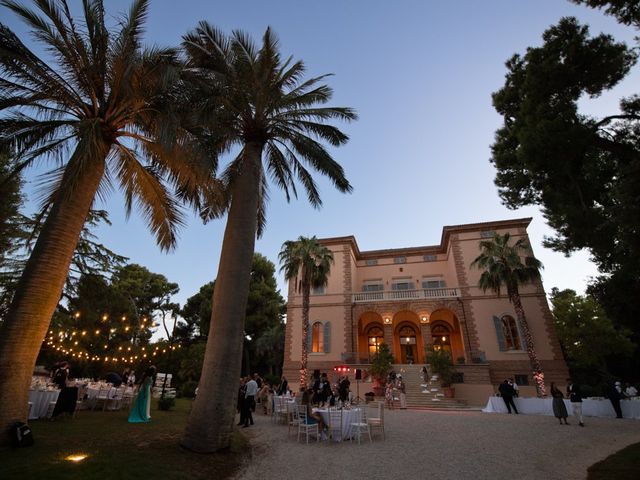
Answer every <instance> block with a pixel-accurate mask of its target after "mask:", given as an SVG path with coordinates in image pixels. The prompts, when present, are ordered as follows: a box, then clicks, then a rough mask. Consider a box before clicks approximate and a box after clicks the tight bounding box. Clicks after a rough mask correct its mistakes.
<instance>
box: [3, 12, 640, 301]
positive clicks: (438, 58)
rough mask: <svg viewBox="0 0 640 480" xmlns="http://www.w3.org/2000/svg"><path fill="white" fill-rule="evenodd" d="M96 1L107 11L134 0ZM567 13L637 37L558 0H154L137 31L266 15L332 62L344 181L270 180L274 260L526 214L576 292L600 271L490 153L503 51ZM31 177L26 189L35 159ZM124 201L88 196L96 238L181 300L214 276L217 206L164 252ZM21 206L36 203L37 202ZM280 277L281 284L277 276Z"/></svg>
mask: <svg viewBox="0 0 640 480" xmlns="http://www.w3.org/2000/svg"><path fill="white" fill-rule="evenodd" d="M70 3H74V2H70ZM77 3H78V4H79V2H77ZM105 4H106V6H107V9H108V14H109V15H111V16H112V17H114V18H115V17H117V15H118V14H119V13H121V12H124V11H126V10H127V9H128V7H129V4H130V2H129V1H128V0H126V1H125V0H108V1H105ZM0 15H1V17H2V22H3V23H7V24H8V25H9V26H10V27H11V28H12V29H14V31H16V32H17V33H18V34H19V35H20V36H21V38H22V39H23V41H25V42H26V43H27V44H29V45H32V41H31V39H30V38H28V37H26V36H25V28H24V26H23V25H22V24H21V23H18V22H17V21H16V19H15V18H14V17H13V16H12V15H10V14H9V13H8V12H7V11H6V10H3V11H2V12H1V13H0ZM569 15H572V16H576V17H578V19H579V20H580V21H581V22H583V23H588V24H589V25H590V26H591V32H592V34H596V33H599V32H606V33H610V34H612V35H614V37H615V38H616V39H618V40H624V41H626V42H627V43H629V44H632V43H634V42H633V36H634V34H635V33H637V32H634V30H633V29H631V28H627V27H623V26H620V25H618V24H617V23H616V21H615V19H613V18H612V17H607V16H605V15H604V14H603V13H602V12H600V11H597V10H591V9H588V8H586V7H579V6H576V5H574V4H572V3H570V2H568V1H565V0H517V1H516V0H511V1H506V0H505V1H498V0H488V1H483V2H478V1H474V0H467V1H463V0H458V1H446V2H445V1H441V2H436V1H424V0H411V1H404V0H398V1H388V0H387V1H374V0H368V1H364V0H360V1H355V0H351V1H347V0H324V1H321V2H320V1H318V2H303V1H300V0H297V1H293V0H292V1H278V0H272V1H265V0H252V1H247V0H245V1H226V2H220V1H211V0H210V1H204V0H183V1H180V2H174V1H164V0H155V1H153V2H152V4H151V12H150V16H149V19H148V22H147V34H146V36H145V38H146V41H147V43H149V44H154V43H155V44H158V45H161V46H168V45H176V44H178V43H179V42H180V39H181V36H182V35H183V34H184V33H185V32H187V31H188V30H190V29H192V28H194V27H195V25H196V24H197V22H198V21H200V20H202V19H206V20H207V21H209V22H210V23H212V24H214V25H216V26H218V27H219V28H221V29H222V30H224V31H226V32H230V31H231V30H233V29H240V30H244V31H246V32H248V33H250V34H251V35H252V36H253V37H254V39H255V40H256V41H259V40H260V37H261V35H262V34H263V33H264V30H265V29H266V27H267V26H271V27H272V28H273V29H274V31H275V32H276V33H277V35H278V36H279V38H280V47H281V52H282V54H283V56H288V55H292V56H293V57H294V58H295V59H302V60H304V62H305V63H306V65H307V69H308V73H309V75H310V76H316V75H320V74H325V73H333V74H335V76H333V77H331V78H330V79H329V80H328V82H329V84H330V85H331V86H332V87H333V89H334V91H335V95H334V99H333V102H332V104H333V105H339V106H350V107H353V108H355V109H356V110H357V112H358V114H359V117H360V118H359V120H358V121H356V122H354V123H352V124H343V125H342V128H343V130H344V131H345V132H346V133H347V134H348V135H349V136H350V137H351V140H350V142H349V143H348V145H347V146H346V147H343V148H339V149H336V150H333V153H334V155H335V158H336V160H337V161H338V162H339V163H340V164H342V165H343V167H344V168H345V170H346V174H347V177H348V178H349V180H350V182H351V183H352V185H353V187H354V191H353V193H352V194H350V195H343V194H339V193H337V192H336V191H335V190H333V188H332V187H331V185H330V184H329V183H328V182H326V181H324V180H323V179H321V177H319V176H316V177H315V178H316V179H317V180H318V183H319V185H320V188H321V194H322V198H323V201H324V206H323V208H322V209H320V210H314V209H313V208H312V207H311V206H310V205H309V204H308V203H307V201H306V197H305V196H304V194H302V195H301V197H300V198H299V199H298V200H297V201H296V200H293V201H292V202H291V203H290V204H287V203H286V200H285V198H284V195H283V194H282V193H281V192H280V191H279V190H277V189H276V188H275V187H273V186H272V188H271V190H270V197H271V201H270V203H269V207H268V224H267V229H266V232H265V234H264V236H263V238H261V239H260V240H259V241H258V242H257V244H256V251H257V252H260V253H262V254H264V255H266V256H267V257H268V258H269V259H270V260H271V261H273V262H274V263H276V264H277V253H278V251H279V250H280V248H281V245H282V243H283V242H284V241H286V240H292V239H295V238H297V237H298V236H300V235H305V236H312V235H316V236H318V237H333V236H345V235H354V236H355V237H356V239H357V242H358V245H359V247H360V249H361V250H376V249H386V248H401V247H411V246H420V245H435V244H439V242H440V237H441V233H442V227H443V226H445V225H458V224H464V223H475V222H484V221H492V220H502V219H510V218H520V217H529V216H531V217H533V221H532V223H531V225H530V227H529V235H530V238H531V242H532V246H533V250H534V253H535V255H536V256H537V257H538V258H539V259H540V260H541V261H542V262H543V263H544V265H545V269H544V271H543V280H544V285H545V288H546V290H547V291H550V290H551V288H552V287H559V288H573V289H575V290H578V291H579V292H582V291H584V288H585V285H586V283H587V281H588V277H589V276H593V275H595V274H596V269H595V267H594V265H593V264H591V263H590V262H589V261H588V254H587V253H584V252H582V253H578V254H575V255H573V256H572V257H571V258H568V259H567V258H565V257H564V256H563V255H562V254H559V253H554V252H552V251H550V250H548V249H545V248H543V247H542V239H543V237H544V236H545V235H550V234H552V231H551V230H550V229H549V228H548V227H547V226H546V225H545V223H544V219H543V217H542V215H541V214H540V212H539V210H538V209H536V208H526V209H519V210H516V211H512V210H508V209H507V208H506V207H504V206H503V205H502V204H501V202H500V199H499V197H498V194H497V189H496V187H495V186H494V184H493V179H494V176H495V170H494V168H493V167H492V165H491V164H490V163H489V157H490V145H491V144H492V142H493V136H494V132H495V130H496V129H497V128H498V127H499V126H500V123H501V119H500V117H499V116H498V115H497V113H496V112H495V111H494V109H493V107H492V105H491V93H492V92H494V91H496V90H498V89H499V88H500V87H501V86H502V85H503V83H504V76H505V73H506V69H505V67H504V62H505V61H506V60H507V59H508V58H509V57H510V56H511V55H512V54H514V53H516V52H519V53H524V51H525V49H526V47H528V46H537V45H540V44H541V35H542V33H543V31H544V30H545V29H546V28H547V27H549V26H550V25H552V24H555V23H557V22H558V20H559V19H560V18H561V17H562V16H569ZM639 80H640V78H639V75H638V69H637V68H636V69H635V70H634V74H633V75H632V76H630V77H629V78H627V79H626V81H625V82H624V83H623V84H621V85H620V87H619V88H618V89H616V90H615V91H614V92H613V93H612V94H608V95H606V96H604V97H602V98H599V99H595V100H585V102H584V112H586V113H591V114H594V115H603V114H610V113H614V112H616V111H617V109H618V99H619V98H620V96H622V95H629V94H631V92H632V91H634V90H635V91H637V85H638V81H639ZM632 87H635V88H632ZM226 160H227V159H223V161H222V164H223V165H224V164H225V161H226ZM27 180H29V182H30V183H29V184H28V186H27V188H28V191H29V192H32V191H33V185H34V183H35V181H36V180H37V179H36V178H35V172H33V171H32V172H30V173H29V174H28V176H27ZM30 198H31V199H32V198H33V195H30ZM123 203H124V202H123V198H122V195H121V192H118V191H116V192H112V194H111V196H110V197H109V199H108V201H107V203H106V204H101V203H98V204H97V205H96V207H97V208H104V209H106V210H108V211H109V214H110V218H111V220H112V222H113V226H112V227H105V228H101V229H100V230H99V231H98V232H97V234H98V235H99V240H100V241H101V242H102V243H103V244H104V245H106V246H107V247H109V248H110V249H112V250H114V251H115V252H117V253H119V254H122V255H125V256H127V257H129V259H130V261H131V262H135V263H139V264H141V265H144V266H146V267H147V268H149V269H150V270H151V271H153V272H157V273H162V274H164V275H166V277H167V278H168V279H169V280H170V281H173V282H177V283H178V284H179V285H180V293H179V294H178V295H177V297H176V300H177V301H179V302H180V303H181V304H183V303H184V301H185V300H186V299H187V298H188V297H189V296H191V295H193V294H194V293H196V292H197V291H198V289H199V288H200V286H201V285H203V284H204V283H206V282H208V281H211V280H213V279H214V278H215V277H216V274H217V267H218V258H219V255H220V248H221V242H222V234H223V230H224V225H225V219H222V220H217V221H214V222H211V223H209V224H207V225H202V223H201V222H200V221H199V219H198V218H197V217H194V216H190V221H189V223H188V225H187V226H186V228H184V229H183V230H182V231H181V234H180V237H181V238H180V242H179V245H178V248H177V250H176V251H175V252H173V253H170V254H163V253H161V252H160V250H159V248H158V247H156V245H155V242H154V240H153V238H152V237H151V235H150V234H149V233H148V231H147V229H146V227H145V226H144V224H143V222H142V221H141V220H140V217H139V216H138V215H137V214H136V213H134V214H133V215H132V217H131V218H130V219H129V220H128V221H127V220H126V219H125V215H124V207H123ZM28 207H29V208H30V209H31V210H33V203H32V202H30V203H29V204H28ZM278 279H279V280H278V282H279V286H280V288H281V291H282V293H283V295H286V289H285V288H284V287H285V284H284V280H283V279H282V276H281V275H279V276H278Z"/></svg>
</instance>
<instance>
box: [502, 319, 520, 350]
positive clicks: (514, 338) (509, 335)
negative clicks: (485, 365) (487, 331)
mask: <svg viewBox="0 0 640 480" xmlns="http://www.w3.org/2000/svg"><path fill="white" fill-rule="evenodd" d="M501 320H502V334H503V335H504V343H505V347H507V350H520V349H521V348H520V334H519V332H518V325H517V324H516V319H515V318H513V317H512V316H511V315H503V316H502V319H501Z"/></svg>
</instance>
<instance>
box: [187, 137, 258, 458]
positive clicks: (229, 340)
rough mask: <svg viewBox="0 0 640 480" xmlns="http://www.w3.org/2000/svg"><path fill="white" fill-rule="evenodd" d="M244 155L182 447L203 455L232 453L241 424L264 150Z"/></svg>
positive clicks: (251, 146) (255, 149)
mask: <svg viewBox="0 0 640 480" xmlns="http://www.w3.org/2000/svg"><path fill="white" fill-rule="evenodd" d="M244 155H245V158H244V160H243V167H242V172H241V173H240V174H239V175H238V177H237V179H236V183H235V184H234V186H233V190H232V200H231V207H230V209H229V216H228V219H227V226H226V228H225V232H224V240H223V243H222V252H221V254H220V266H219V267H218V276H217V279H216V288H215V289H214V293H213V310H212V314H211V327H210V330H209V335H208V338H207V348H206V351H205V356H204V362H203V367H202V374H201V376H200V383H199V385H198V387H199V388H198V396H197V397H196V400H195V402H194V405H193V409H192V411H191V414H190V415H189V419H188V422H187V427H186V429H185V434H184V437H183V438H182V442H181V443H182V445H183V446H184V447H186V448H188V449H190V450H193V451H195V452H200V453H209V452H215V451H217V450H221V449H224V448H228V447H229V445H230V439H231V433H232V431H233V423H234V419H235V410H236V409H235V407H236V399H237V395H238V378H239V375H240V369H241V366H242V344H243V336H244V320H245V315H246V310H247V298H248V295H249V280H250V276H251V263H252V260H253V251H254V246H255V239H256V229H257V209H258V202H259V185H260V175H261V168H262V165H261V156H262V145H257V144H248V145H247V146H245V154H244Z"/></svg>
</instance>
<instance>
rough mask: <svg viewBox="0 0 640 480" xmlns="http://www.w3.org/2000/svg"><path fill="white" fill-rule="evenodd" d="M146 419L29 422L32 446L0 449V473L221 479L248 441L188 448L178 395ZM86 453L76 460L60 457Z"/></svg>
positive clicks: (91, 416)
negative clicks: (219, 448)
mask: <svg viewBox="0 0 640 480" xmlns="http://www.w3.org/2000/svg"><path fill="white" fill-rule="evenodd" d="M156 406H157V401H156V400H154V401H153V403H152V411H151V417H152V420H151V422H150V423H146V424H130V423H128V422H127V417H128V413H129V412H128V411H120V412H102V411H95V412H91V411H80V412H78V414H77V415H76V418H74V419H68V418H67V419H59V420H56V421H53V422H51V421H46V420H36V421H32V422H31V423H30V426H31V429H32V430H33V435H34V438H35V445H34V446H32V447H28V448H21V449H16V450H1V451H0V465H2V467H0V477H1V478H7V479H9V478H16V479H18V478H20V479H40V478H46V479H48V480H54V479H82V480H90V479H102V480H106V479H109V480H111V479H134V478H145V479H158V480H171V479H183V478H188V479H200V478H203V479H204V478H207V479H211V478H215V479H220V480H222V479H225V478H228V477H229V476H231V474H233V473H234V472H236V471H237V469H238V467H239V465H240V462H241V461H242V456H243V455H249V454H250V453H249V446H248V442H247V441H246V440H245V438H244V437H243V436H241V435H240V434H235V435H234V437H233V444H232V448H231V449H230V451H229V452H225V453H216V454H210V455H202V454H196V453H192V452H188V451H186V450H184V449H182V448H180V446H179V445H178V442H179V439H180V436H181V435H182V433H183V431H184V426H185V424H186V421H187V414H188V412H189V409H190V408H191V401H190V400H186V399H178V400H177V401H176V407H175V408H174V409H173V410H172V411H170V412H162V411H159V410H155V409H154V408H155V407H156ZM73 453H85V454H87V455H88V457H87V458H86V459H85V460H83V461H81V462H78V463H73V462H70V461H67V460H64V457H66V456H67V455H69V454H73Z"/></svg>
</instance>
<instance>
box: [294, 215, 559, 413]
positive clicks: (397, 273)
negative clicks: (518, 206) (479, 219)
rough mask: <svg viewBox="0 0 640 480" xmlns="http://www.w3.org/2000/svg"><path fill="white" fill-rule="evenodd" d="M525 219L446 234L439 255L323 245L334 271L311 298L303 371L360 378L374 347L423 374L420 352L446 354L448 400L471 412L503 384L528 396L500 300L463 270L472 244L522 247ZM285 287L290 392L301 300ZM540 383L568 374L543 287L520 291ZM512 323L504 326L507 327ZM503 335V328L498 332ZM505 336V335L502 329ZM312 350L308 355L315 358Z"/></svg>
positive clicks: (521, 355) (523, 362) (350, 241)
mask: <svg viewBox="0 0 640 480" xmlns="http://www.w3.org/2000/svg"><path fill="white" fill-rule="evenodd" d="M530 221H531V219H530V218H524V219H516V220H504V221H495V222H486V223H476V224H468V225H456V226H448V227H444V228H443V231H442V240H441V242H440V244H439V245H433V246H423V247H409V248H401V249H389V250H375V251H360V249H359V248H358V244H357V242H356V239H355V238H354V237H353V236H347V237H336V238H326V239H321V240H320V242H321V243H322V244H324V245H325V246H327V247H328V248H330V249H331V250H332V252H333V255H334V260H335V263H334V265H333V267H332V270H331V275H330V278H329V283H328V285H327V287H326V288H325V289H324V291H319V292H315V294H313V295H312V296H311V302H310V305H311V308H310V317H309V324H310V325H311V326H313V325H314V324H315V325H316V330H315V334H314V336H313V338H309V339H307V341H308V342H309V346H310V349H309V352H310V353H309V361H308V368H309V369H310V370H314V369H319V370H321V371H327V372H331V371H333V368H334V367H336V366H339V365H349V366H352V367H353V368H354V369H355V368H361V369H363V370H365V371H366V369H367V366H368V364H369V363H370V358H371V355H372V354H373V353H374V352H375V349H376V348H377V347H376V345H377V344H379V343H380V342H385V343H387V344H388V345H389V346H390V348H391V351H392V353H393V354H394V357H395V362H396V363H397V364H400V365H402V364H424V363H425V360H426V353H425V352H426V350H427V349H428V348H433V347H434V346H435V347H436V348H444V349H446V350H449V351H450V352H451V355H452V358H453V360H454V363H456V364H457V370H458V372H459V373H461V374H462V376H461V380H462V383H459V384H456V391H457V392H458V393H457V394H456V396H457V397H459V398H465V397H467V398H465V399H466V400H467V401H469V402H470V403H472V404H479V403H481V401H482V399H484V401H486V395H487V394H491V393H493V391H494V389H495V387H496V386H497V384H498V383H500V382H501V381H502V380H503V379H504V378H507V377H516V376H519V380H520V381H521V382H522V383H528V384H529V387H527V386H524V387H521V390H522V391H523V392H525V393H526V392H528V391H530V392H533V379H532V376H531V372H530V368H529V361H528V357H527V354H526V351H525V347H524V344H523V339H522V335H521V334H520V332H519V331H518V327H517V325H516V324H517V322H516V323H513V322H512V321H511V320H512V319H515V318H516V314H515V311H514V309H513V306H512V305H511V304H510V302H509V300H508V299H507V297H506V295H505V294H504V293H503V294H502V295H501V296H498V295H496V294H495V293H493V292H490V291H487V292H483V291H482V290H481V289H480V288H478V286H477V284H478V280H479V277H480V274H481V272H480V271H479V270H477V269H471V268H470V264H471V262H472V261H473V260H474V259H475V258H476V257H477V256H478V255H479V253H480V249H479V242H480V241H481V240H483V239H488V238H490V237H491V236H493V233H494V232H497V233H500V234H504V233H506V232H509V233H510V234H511V236H512V238H513V239H514V241H515V240H517V239H518V238H525V239H526V240H527V241H528V237H527V231H526V229H527V226H528V225H529V223H530ZM293 287H294V286H293V283H291V284H290V285H289V292H288V293H289V301H288V310H287V328H286V337H285V338H286V340H285V357H284V375H285V376H286V377H287V378H288V379H289V380H290V383H291V384H293V385H295V384H296V382H297V380H298V377H299V369H300V357H301V351H302V320H301V307H302V298H301V297H300V296H299V295H298V294H297V293H296V292H295V290H294V288H293ZM520 294H521V297H522V303H523V306H524V309H525V313H526V316H527V321H528V324H529V327H530V329H531V332H532V335H533V341H534V345H535V349H536V351H537V353H538V356H539V358H540V360H541V362H542V366H543V369H544V371H545V376H546V379H547V381H548V382H549V381H558V382H562V383H563V382H564V380H565V378H566V377H567V375H568V370H567V367H566V364H565V362H564V359H563V356H562V352H561V349H560V344H559V342H558V339H557V336H556V334H555V331H554V328H553V321H552V317H551V313H550V311H549V307H548V304H547V299H546V296H545V292H544V288H543V286H542V283H541V282H537V283H536V284H532V285H528V286H525V287H523V288H522V289H521V291H520ZM510 322H511V323H510ZM505 325H507V327H505ZM509 326H510V327H511V329H509ZM313 350H316V351H313Z"/></svg>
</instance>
